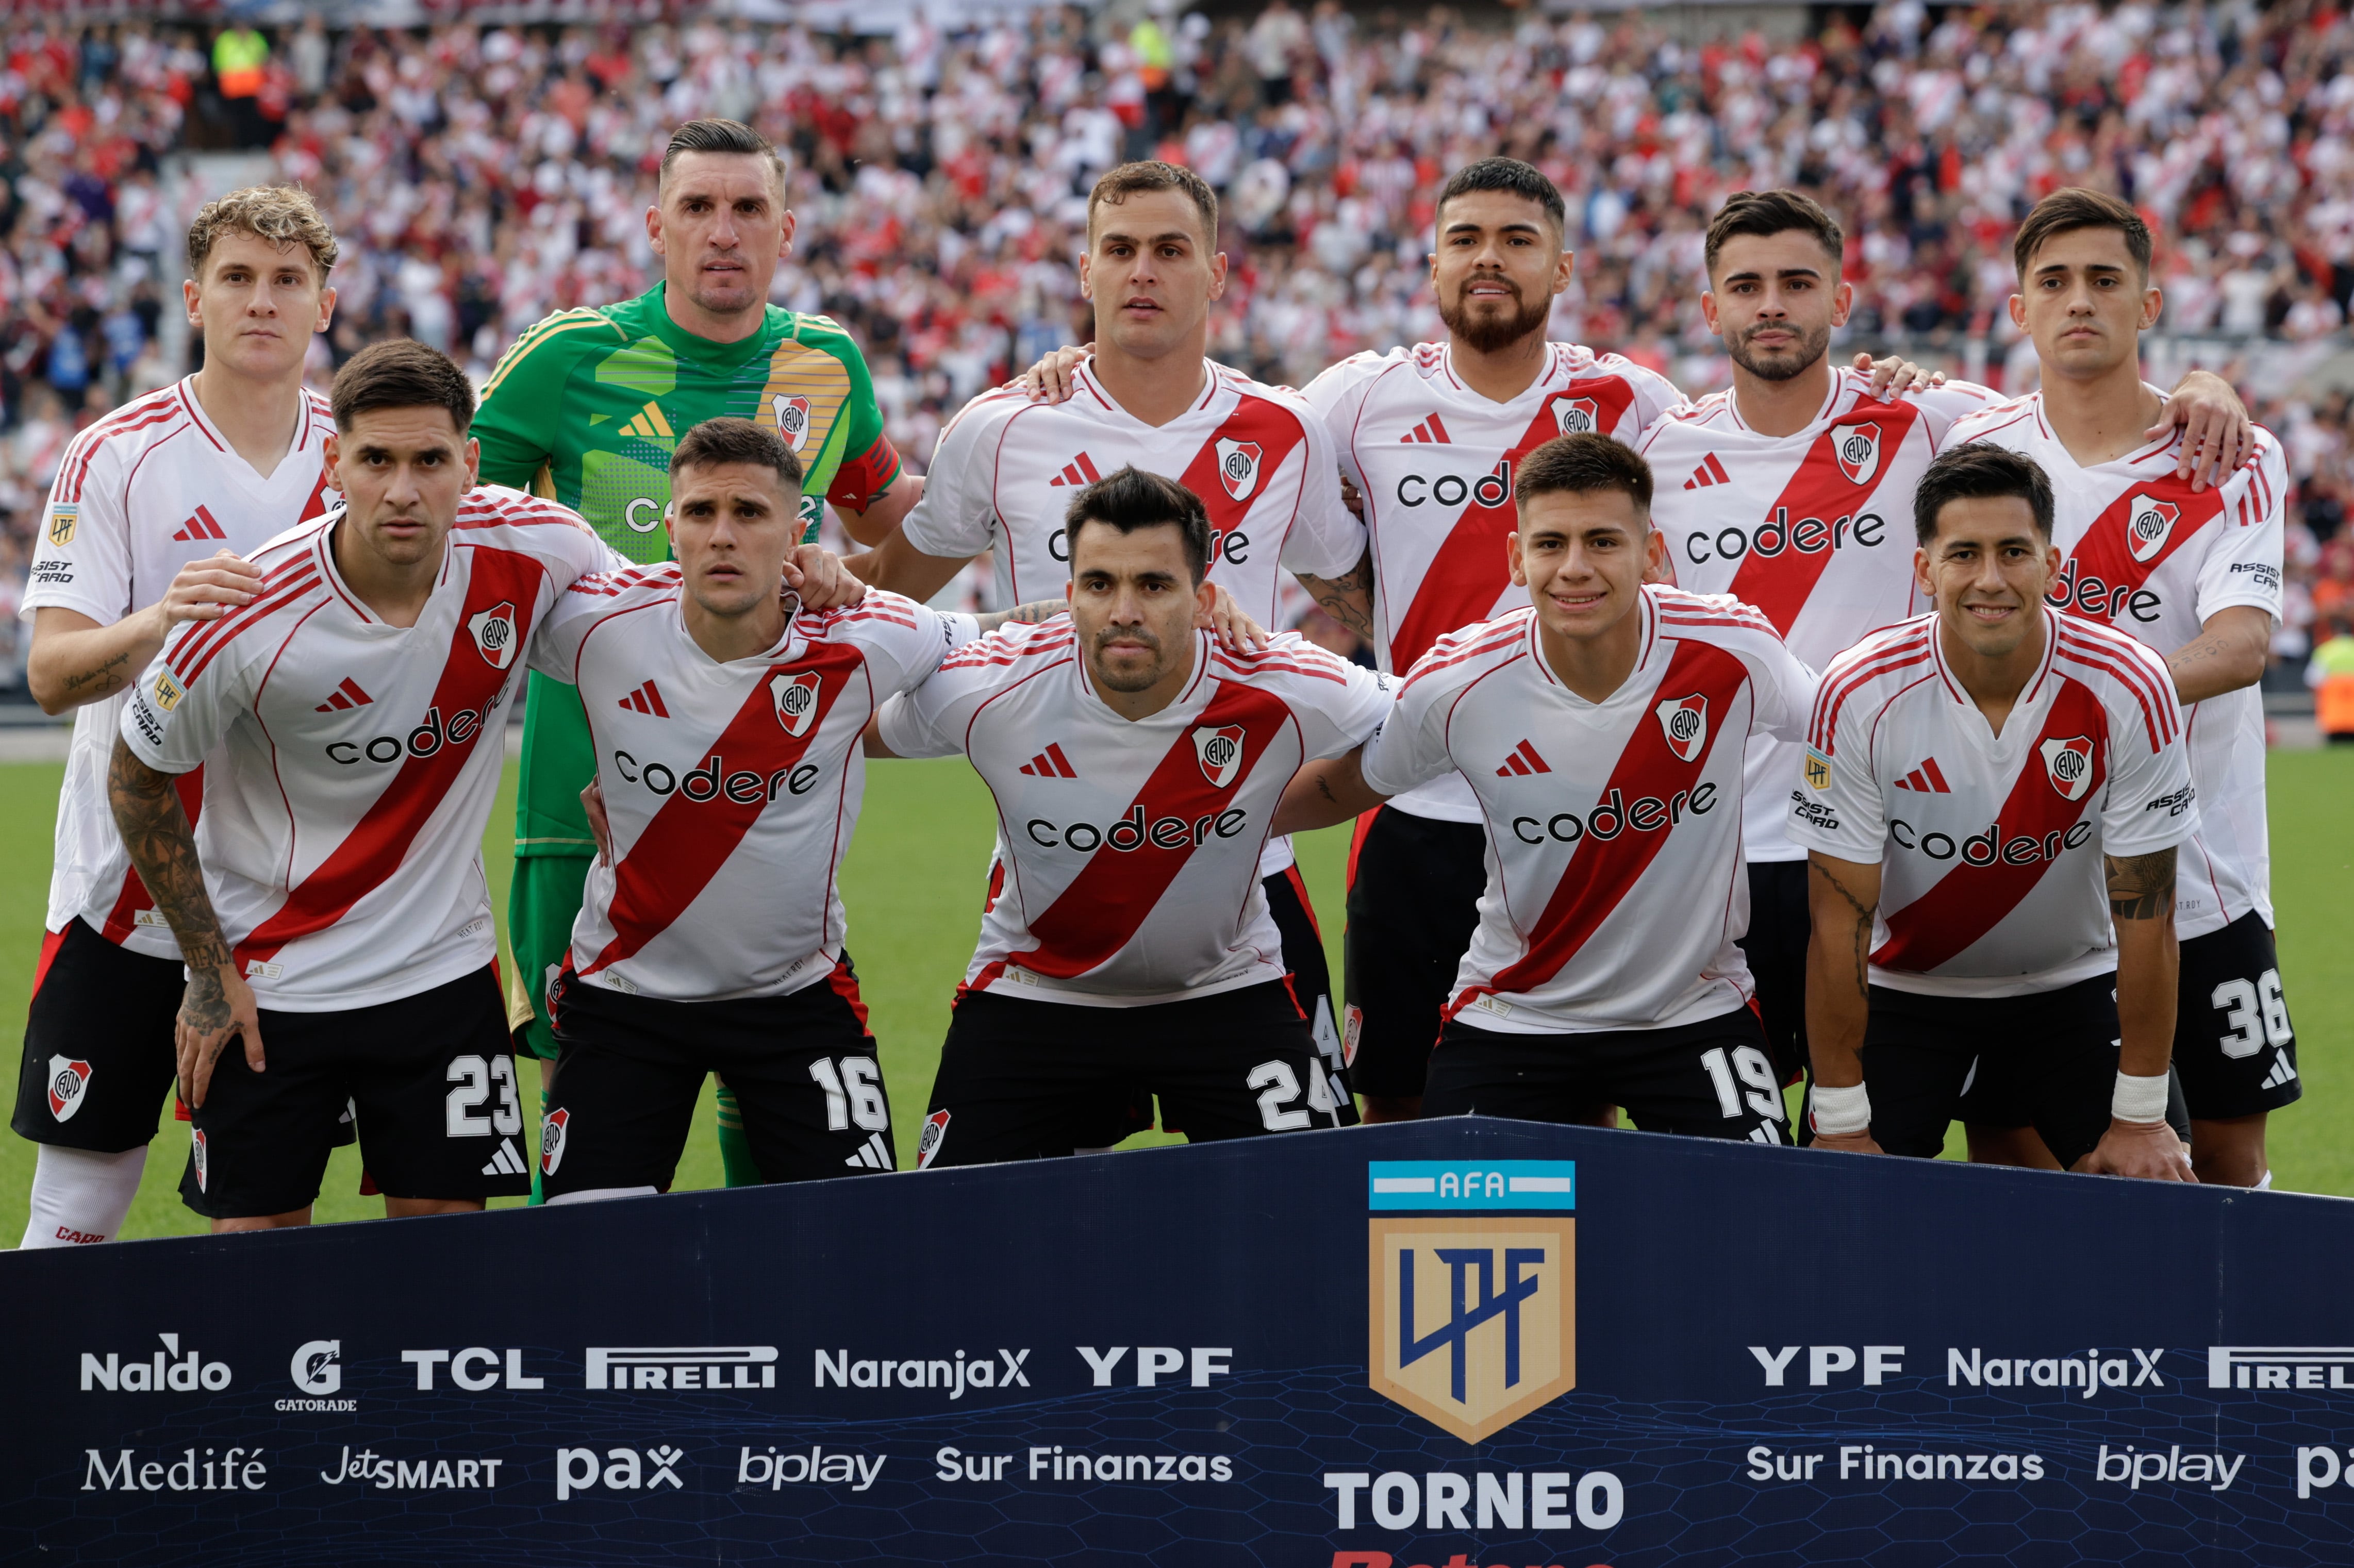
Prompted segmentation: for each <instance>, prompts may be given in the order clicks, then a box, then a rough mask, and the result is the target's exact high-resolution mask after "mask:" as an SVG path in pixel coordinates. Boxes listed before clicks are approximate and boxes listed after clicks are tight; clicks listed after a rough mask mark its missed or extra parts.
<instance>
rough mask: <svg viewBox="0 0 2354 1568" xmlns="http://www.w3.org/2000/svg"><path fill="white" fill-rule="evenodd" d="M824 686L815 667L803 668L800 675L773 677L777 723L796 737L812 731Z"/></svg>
mask: <svg viewBox="0 0 2354 1568" xmlns="http://www.w3.org/2000/svg"><path fill="white" fill-rule="evenodd" d="M821 685H822V683H821V682H820V681H819V679H818V673H817V672H816V671H815V670H803V671H802V672H801V673H800V674H798V675H791V674H785V675H774V676H771V677H770V678H769V695H770V696H772V697H774V698H775V699H776V700H777V722H778V723H779V724H780V725H782V726H785V733H786V734H787V735H790V736H792V737H793V738H794V739H796V740H798V739H800V738H801V736H803V735H806V734H808V733H809V726H810V721H811V719H814V718H815V717H817V699H818V693H819V691H820V689H821Z"/></svg>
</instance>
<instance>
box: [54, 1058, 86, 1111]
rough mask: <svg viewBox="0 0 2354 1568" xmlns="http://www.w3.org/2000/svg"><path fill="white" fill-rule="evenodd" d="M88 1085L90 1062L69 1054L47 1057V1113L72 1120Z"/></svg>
mask: <svg viewBox="0 0 2354 1568" xmlns="http://www.w3.org/2000/svg"><path fill="white" fill-rule="evenodd" d="M89 1087H90V1064H89V1063H87V1062H77V1061H75V1060H74V1059H73V1058H72V1057H70V1056H52V1057H50V1058H49V1114H50V1115H51V1116H53V1117H55V1118H58V1120H59V1121H71V1120H73V1114H74V1112H76V1111H78V1110H80V1109H81V1102H82V1101H83V1099H84V1098H86V1097H87V1095H86V1091H87V1090H88V1089H89Z"/></svg>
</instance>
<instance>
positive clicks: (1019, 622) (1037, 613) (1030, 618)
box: [973, 599, 1071, 637]
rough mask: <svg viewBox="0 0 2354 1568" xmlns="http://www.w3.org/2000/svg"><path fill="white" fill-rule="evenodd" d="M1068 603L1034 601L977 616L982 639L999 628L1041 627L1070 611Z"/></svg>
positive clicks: (1062, 601) (1048, 600) (1062, 600)
mask: <svg viewBox="0 0 2354 1568" xmlns="http://www.w3.org/2000/svg"><path fill="white" fill-rule="evenodd" d="M1070 608H1071V607H1070V604H1069V602H1068V601H1066V600H1064V599H1032V600H1031V601H1030V602H1029V603H1028V604H1017V605H1015V606H1014V607H1013V609H1001V610H998V611H996V612H995V613H994V614H991V615H977V616H975V617H973V619H974V620H977V621H979V622H980V623H981V635H982V636H983V637H986V636H988V635H989V634H990V633H991V632H992V631H994V630H997V629H998V628H999V627H1001V626H1009V625H1013V626H1042V625H1044V623H1046V622H1047V621H1049V620H1054V619H1055V617H1056V616H1058V615H1062V614H1065V613H1066V612H1067V611H1068V610H1069V609H1070Z"/></svg>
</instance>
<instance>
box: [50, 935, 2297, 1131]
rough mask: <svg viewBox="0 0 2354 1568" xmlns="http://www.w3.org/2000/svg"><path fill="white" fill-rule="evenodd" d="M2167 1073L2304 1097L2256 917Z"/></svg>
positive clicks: (2177, 1045) (2237, 1093) (2208, 1114)
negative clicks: (2173, 1072) (2172, 1068)
mask: <svg viewBox="0 0 2354 1568" xmlns="http://www.w3.org/2000/svg"><path fill="white" fill-rule="evenodd" d="M2174 1070H2175V1072H2176V1073H2177V1074H2178V1075H2179V1076H2180V1077H2181V1079H2182V1096H2183V1100H2184V1102H2185V1103H2186V1104H2187V1105H2188V1106H2189V1107H2190V1114H2191V1115H2192V1116H2194V1117H2196V1118H2199V1119H2200V1120H2201V1121H2222V1120H2226V1119H2228V1118H2232V1117H2239V1116H2253V1115H2255V1114H2256V1113H2257V1112H2259V1111H2274V1110H2278V1109H2280V1108H2281V1107H2283V1106H2285V1105H2288V1104H2291V1103H2293V1102H2294V1101H2296V1099H2297V1098H2298V1097H2301V1096H2302V1095H2303V1094H2304V1093H2305V1083H2304V1080H2303V1079H2301V1078H2299V1077H2298V1076H2297V1075H2296V1032H2295V1031H2294V1030H2292V1029H2291V1028H2290V1026H2289V1018H2288V1002H2287V1001H2286V1000H2285V999H2284V998H2283V997H2282V995H2281V979H2280V959H2279V957H2278V955H2277V954H2275V953H2274V950H2273V934H2272V931H2271V928H2270V927H2266V926H2265V924H2264V916H2261V915H2259V914H2257V913H2256V912H2255V911H2253V910H2250V911H2249V912H2248V913H2247V914H2245V915H2243V916H2240V917H2239V918H2238V919H2237V920H2234V921H2232V923H2231V924H2230V925H2228V926H2226V927H2223V928H2222V929H2221V930H2220V931H2210V932H2208V933H2207V934H2206V935H2205V936H2203V937H2193V938H2190V940H2189V941H2187V942H2185V943H2183V944H2182V989H2181V991H2180V993H2179V1001H2178V1003H2177V1005H2176V1008H2175V1013H2174ZM16 1114H17V1115H18V1116H19V1117H21V1116H23V1115H24V1112H23V1111H22V1110H21V1109H20V1110H18V1112H17V1113H16Z"/></svg>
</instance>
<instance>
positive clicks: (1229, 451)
mask: <svg viewBox="0 0 2354 1568" xmlns="http://www.w3.org/2000/svg"><path fill="white" fill-rule="evenodd" d="M1264 455H1266V454H1265V453H1264V451H1263V450H1261V448H1260V447H1259V444H1258V443H1257V441H1230V440H1226V438H1225V437H1224V436H1220V437H1219V438H1218V482H1219V483H1221V484H1223V485H1225V487H1226V493H1227V494H1228V495H1231V496H1233V497H1234V498H1235V500H1236V501H1247V500H1249V499H1250V493H1251V492H1252V491H1254V490H1257V488H1258V460H1259V459H1260V458H1261V457H1262V456H1264Z"/></svg>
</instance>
